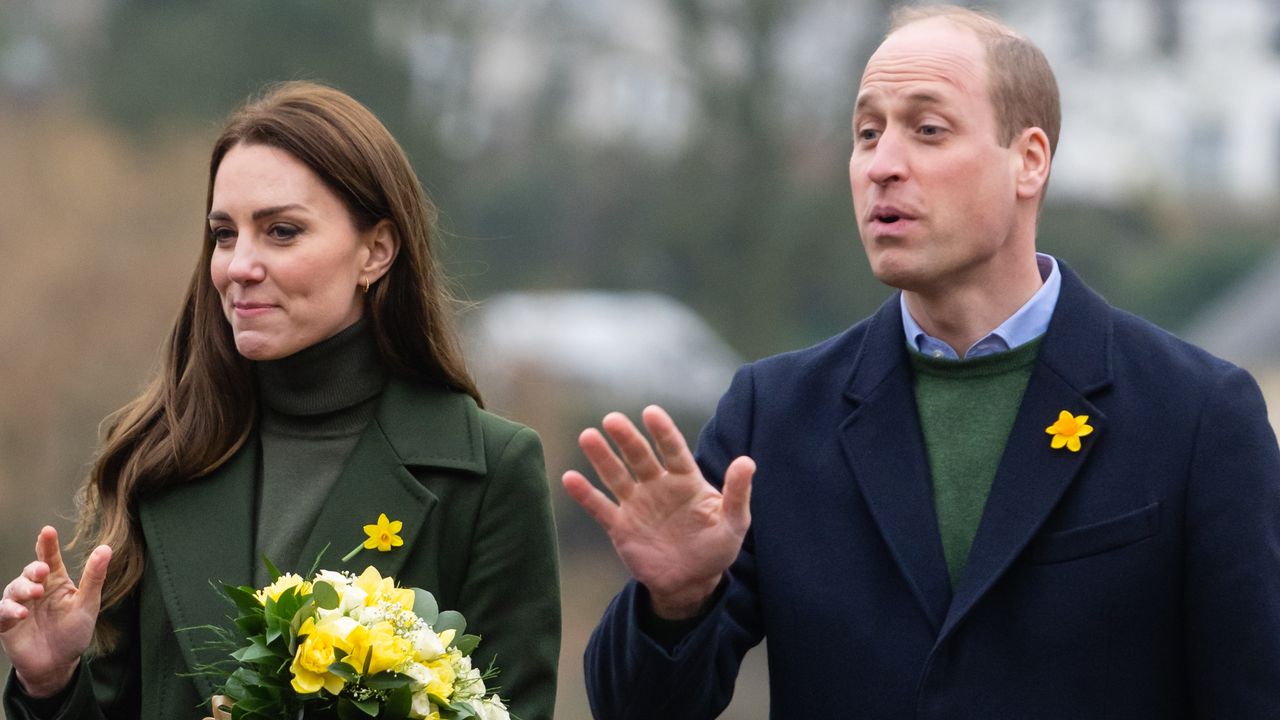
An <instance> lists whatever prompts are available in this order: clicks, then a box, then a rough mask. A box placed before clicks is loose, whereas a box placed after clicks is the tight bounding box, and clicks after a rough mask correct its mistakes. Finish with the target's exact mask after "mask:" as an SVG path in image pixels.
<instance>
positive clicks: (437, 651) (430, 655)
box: [413, 627, 444, 660]
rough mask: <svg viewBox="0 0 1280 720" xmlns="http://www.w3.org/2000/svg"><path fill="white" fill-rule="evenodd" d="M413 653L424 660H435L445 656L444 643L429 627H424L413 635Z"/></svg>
mask: <svg viewBox="0 0 1280 720" xmlns="http://www.w3.org/2000/svg"><path fill="white" fill-rule="evenodd" d="M413 651H414V653H416V654H417V656H418V657H419V658H421V659H422V660H435V659H436V658H438V657H440V656H441V655H443V654H444V643H442V642H440V636H439V635H436V634H435V632H434V631H432V630H431V628H429V627H423V628H420V629H419V630H417V631H415V632H414V633H413Z"/></svg>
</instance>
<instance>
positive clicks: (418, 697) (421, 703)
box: [409, 690, 435, 718]
mask: <svg viewBox="0 0 1280 720" xmlns="http://www.w3.org/2000/svg"><path fill="white" fill-rule="evenodd" d="M432 710H435V706H434V705H432V704H431V698H429V697H427V691H426V690H423V691H422V692H416V693H414V694H413V704H412V705H411V706H410V708H409V712H410V713H411V714H412V715H413V716H414V717H420V718H425V717H430V715H431V711H432Z"/></svg>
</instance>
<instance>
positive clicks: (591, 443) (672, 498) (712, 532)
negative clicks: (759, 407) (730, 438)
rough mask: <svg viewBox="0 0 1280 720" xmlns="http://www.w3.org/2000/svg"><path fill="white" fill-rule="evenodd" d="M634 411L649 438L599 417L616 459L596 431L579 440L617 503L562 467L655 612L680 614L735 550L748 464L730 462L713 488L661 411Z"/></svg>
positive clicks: (692, 609) (741, 530)
mask: <svg viewBox="0 0 1280 720" xmlns="http://www.w3.org/2000/svg"><path fill="white" fill-rule="evenodd" d="M643 418H644V424H645V427H646V428H647V429H648V431H649V434H650V435H651V436H652V437H653V445H652V446H651V445H650V444H649V442H648V441H647V440H646V439H645V438H644V436H643V435H641V434H640V431H639V430H638V429H637V428H636V427H635V425H633V424H632V423H631V421H630V420H628V419H627V418H626V416H624V415H621V414H619V413H610V414H609V415H608V416H606V417H605V419H604V423H603V424H604V429H605V432H607V433H608V434H609V437H610V438H612V439H613V441H614V442H615V443H617V445H618V450H619V451H620V452H621V457H620V456H619V454H618V453H615V452H614V451H613V449H612V448H611V447H610V446H609V443H608V442H607V441H606V440H605V439H604V436H603V435H601V434H600V433H599V432H598V431H596V430H595V429H588V430H585V431H583V433H582V435H581V436H579V438H578V444H579V445H580V446H581V447H582V450H583V452H584V453H586V455H587V459H588V460H589V461H590V462H591V465H592V467H594V468H595V469H596V472H597V473H598V474H599V475H600V479H601V480H602V481H603V482H604V484H605V486H607V487H608V488H609V490H610V491H612V492H613V494H614V497H616V498H617V502H616V503H615V502H614V501H612V500H610V499H609V498H608V497H606V496H605V494H604V493H602V492H600V491H599V490H598V489H596V488H595V487H593V486H592V485H591V483H590V482H589V481H588V480H587V479H586V477H584V476H583V475H582V474H581V473H579V472H576V471H572V470H571V471H569V472H567V473H565V475H564V485H565V489H566V490H568V492H569V494H570V495H571V496H573V499H574V500H576V501H577V502H578V504H579V505H581V506H582V507H583V509H585V510H586V511H587V512H588V513H590V514H591V516H592V517H593V518H595V520H596V522H598V523H600V526H601V527H603V528H604V529H605V531H606V532H608V533H609V539H610V540H611V541H612V542H613V546H614V549H615V550H616V551H617V553H618V556H619V558H620V559H621V560H622V562H623V564H625V565H626V566H627V569H628V570H629V571H630V572H631V574H632V576H633V577H635V578H636V580H637V581H639V582H640V583H641V584H643V585H644V586H645V587H646V588H648V590H649V591H650V601H651V602H652V604H653V608H654V610H655V611H656V612H658V614H659V615H661V616H663V617H668V618H672V619H675V618H678V617H688V616H690V615H691V614H693V613H696V612H697V611H698V608H699V607H700V606H701V605H702V603H703V602H704V601H705V600H706V599H707V598H708V597H710V596H711V595H712V593H713V592H714V590H715V587H716V585H717V584H718V583H719V581H720V578H721V577H722V576H723V575H724V572H725V571H726V570H728V568H729V566H730V565H732V564H733V561H734V558H736V557H737V554H738V551H739V550H740V549H741V548H742V541H743V538H744V537H745V536H746V532H747V528H748V526H750V524H751V511H750V508H749V504H750V495H751V476H752V474H753V473H754V472H755V464H754V463H753V462H752V461H751V459H750V458H747V457H740V458H737V459H736V460H734V461H733V462H732V463H731V464H730V465H729V467H728V469H727V470H726V471H725V476H724V491H723V493H721V492H720V491H718V490H716V489H715V488H714V487H712V486H711V485H710V484H709V483H708V482H707V481H706V479H705V478H703V476H702V472H701V471H700V470H699V468H698V464H697V463H696V462H695V461H694V459H693V454H692V453H690V452H689V448H688V445H687V444H686V443H685V440H684V437H683V436H682V435H681V434H680V432H679V430H677V429H676V426H675V423H674V422H672V420H671V418H670V416H668V415H667V414H666V413H665V412H664V411H663V410H662V409H661V408H658V407H656V406H650V407H648V408H646V409H645V411H644V414H643ZM655 447H656V448H657V450H658V453H660V454H661V459H659V456H658V454H656V453H655V452H654V448H655Z"/></svg>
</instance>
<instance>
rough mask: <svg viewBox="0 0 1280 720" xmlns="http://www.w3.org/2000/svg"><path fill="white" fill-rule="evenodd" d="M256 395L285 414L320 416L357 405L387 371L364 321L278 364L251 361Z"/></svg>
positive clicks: (380, 383)
mask: <svg viewBox="0 0 1280 720" xmlns="http://www.w3.org/2000/svg"><path fill="white" fill-rule="evenodd" d="M254 374H255V375H256V376H257V381H258V392H259V394H260V397H261V398H262V403H263V405H265V406H266V407H267V408H268V409H270V410H272V411H274V412H276V413H280V414H283V415H322V414H326V413H332V412H335V411H338V410H344V409H346V408H350V407H353V406H355V405H358V404H360V403H362V402H364V401H366V400H369V399H371V398H373V397H374V396H376V395H377V394H378V393H380V392H382V389H383V387H385V386H386V383H387V372H386V369H385V368H384V367H383V365H382V361H381V359H380V358H379V356H378V347H377V343H376V341H375V340H374V337H373V331H372V329H371V327H370V323H369V321H368V320H367V319H364V318H362V319H360V320H357V321H356V322H355V323H354V324H353V325H351V326H349V327H347V328H346V329H344V330H341V331H340V332H338V334H336V335H334V336H333V337H331V338H329V339H327V340H322V341H320V342H318V343H316V344H315V345H312V346H311V347H308V348H305V349H303V350H300V351H298V352H296V353H294V354H293V355H290V356H288V357H284V358H280V359H278V360H264V361H260V362H256V363H254Z"/></svg>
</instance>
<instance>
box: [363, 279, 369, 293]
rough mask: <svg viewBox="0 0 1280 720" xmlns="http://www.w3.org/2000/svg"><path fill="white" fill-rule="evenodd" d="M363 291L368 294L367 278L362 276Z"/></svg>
mask: <svg viewBox="0 0 1280 720" xmlns="http://www.w3.org/2000/svg"><path fill="white" fill-rule="evenodd" d="M363 291H364V294H365V295H368V294H369V278H364V289H363Z"/></svg>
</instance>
